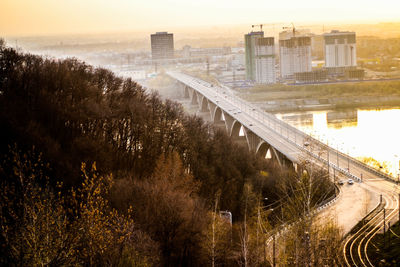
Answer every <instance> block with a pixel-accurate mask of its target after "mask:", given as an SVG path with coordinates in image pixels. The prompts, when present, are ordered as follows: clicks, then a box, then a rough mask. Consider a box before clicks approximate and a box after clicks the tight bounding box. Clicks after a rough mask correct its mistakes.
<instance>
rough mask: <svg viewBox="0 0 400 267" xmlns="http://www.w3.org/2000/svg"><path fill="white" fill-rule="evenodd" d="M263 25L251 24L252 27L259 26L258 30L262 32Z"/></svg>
mask: <svg viewBox="0 0 400 267" xmlns="http://www.w3.org/2000/svg"><path fill="white" fill-rule="evenodd" d="M263 26H264V24H255V25H251V27H252V28H254V27H260V32H262V28H263Z"/></svg>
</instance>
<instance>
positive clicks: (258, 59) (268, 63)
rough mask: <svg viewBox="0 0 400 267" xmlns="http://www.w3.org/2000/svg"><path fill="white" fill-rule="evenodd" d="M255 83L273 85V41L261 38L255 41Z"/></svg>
mask: <svg viewBox="0 0 400 267" xmlns="http://www.w3.org/2000/svg"><path fill="white" fill-rule="evenodd" d="M255 65H256V69H255V71H256V80H255V81H256V83H263V84H265V83H275V82H276V77H275V39H274V37H262V38H258V39H256V41H255Z"/></svg>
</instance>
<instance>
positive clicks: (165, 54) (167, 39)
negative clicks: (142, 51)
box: [151, 32, 174, 59]
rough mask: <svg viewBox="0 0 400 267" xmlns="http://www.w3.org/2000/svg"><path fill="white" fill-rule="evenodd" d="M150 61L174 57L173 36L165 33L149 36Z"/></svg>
mask: <svg viewBox="0 0 400 267" xmlns="http://www.w3.org/2000/svg"><path fill="white" fill-rule="evenodd" d="M151 56H152V59H166V58H173V57H174V35H173V34H172V33H167V32H157V33H155V34H152V35H151Z"/></svg>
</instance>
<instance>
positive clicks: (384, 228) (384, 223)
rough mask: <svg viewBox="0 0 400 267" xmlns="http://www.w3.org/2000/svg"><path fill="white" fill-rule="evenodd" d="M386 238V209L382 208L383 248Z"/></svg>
mask: <svg viewBox="0 0 400 267" xmlns="http://www.w3.org/2000/svg"><path fill="white" fill-rule="evenodd" d="M385 237H386V209H385V208H383V247H385V239H386V238H385Z"/></svg>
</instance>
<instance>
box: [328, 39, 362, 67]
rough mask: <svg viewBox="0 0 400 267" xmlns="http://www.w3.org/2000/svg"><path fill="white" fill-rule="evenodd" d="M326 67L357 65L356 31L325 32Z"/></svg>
mask: <svg viewBox="0 0 400 267" xmlns="http://www.w3.org/2000/svg"><path fill="white" fill-rule="evenodd" d="M324 43H325V45H324V50H325V67H327V68H343V67H356V66H357V58H356V33H355V32H340V31H331V32H330V33H325V34H324Z"/></svg>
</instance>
